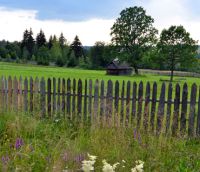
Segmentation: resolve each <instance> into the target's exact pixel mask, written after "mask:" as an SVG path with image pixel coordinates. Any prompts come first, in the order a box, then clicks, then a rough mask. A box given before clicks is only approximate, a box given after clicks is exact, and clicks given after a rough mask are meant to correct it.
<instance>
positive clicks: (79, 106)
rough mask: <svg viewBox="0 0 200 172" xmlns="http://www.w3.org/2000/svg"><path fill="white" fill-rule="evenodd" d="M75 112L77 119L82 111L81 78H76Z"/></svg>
mask: <svg viewBox="0 0 200 172" xmlns="http://www.w3.org/2000/svg"><path fill="white" fill-rule="evenodd" d="M77 103H78V104H77V112H78V116H79V119H80V118H81V112H82V81H81V79H79V80H78V97H77Z"/></svg>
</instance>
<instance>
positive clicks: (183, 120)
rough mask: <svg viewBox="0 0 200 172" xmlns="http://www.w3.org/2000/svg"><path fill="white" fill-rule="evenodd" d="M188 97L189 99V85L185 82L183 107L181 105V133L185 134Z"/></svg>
mask: <svg viewBox="0 0 200 172" xmlns="http://www.w3.org/2000/svg"><path fill="white" fill-rule="evenodd" d="M187 99H188V87H187V84H186V83H185V84H184V85H183V92H182V107H181V120H180V122H181V123H180V132H181V134H184V133H185V131H186V114H187Z"/></svg>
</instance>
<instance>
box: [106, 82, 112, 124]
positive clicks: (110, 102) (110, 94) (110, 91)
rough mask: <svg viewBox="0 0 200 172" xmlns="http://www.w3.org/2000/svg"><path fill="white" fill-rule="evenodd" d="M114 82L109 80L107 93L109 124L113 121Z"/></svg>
mask: <svg viewBox="0 0 200 172" xmlns="http://www.w3.org/2000/svg"><path fill="white" fill-rule="evenodd" d="M112 103H113V83H112V81H111V80H109V81H108V86H107V95H106V123H107V124H108V125H110V124H111V122H112V112H113V107H112Z"/></svg>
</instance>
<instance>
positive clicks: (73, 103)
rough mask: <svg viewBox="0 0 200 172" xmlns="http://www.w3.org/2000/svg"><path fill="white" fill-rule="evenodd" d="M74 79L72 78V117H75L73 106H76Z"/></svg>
mask: <svg viewBox="0 0 200 172" xmlns="http://www.w3.org/2000/svg"><path fill="white" fill-rule="evenodd" d="M75 95H76V80H75V79H73V96H72V118H73V119H74V118H75V111H76V109H75V107H76V97H75Z"/></svg>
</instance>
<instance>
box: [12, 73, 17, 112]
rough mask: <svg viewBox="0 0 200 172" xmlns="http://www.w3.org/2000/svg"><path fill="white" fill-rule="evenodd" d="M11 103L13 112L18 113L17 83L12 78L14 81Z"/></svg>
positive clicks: (15, 79)
mask: <svg viewBox="0 0 200 172" xmlns="http://www.w3.org/2000/svg"><path fill="white" fill-rule="evenodd" d="M13 95H14V96H13V97H14V99H13V101H14V103H13V104H14V111H16V112H17V111H18V81H17V78H16V77H14V81H13Z"/></svg>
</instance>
